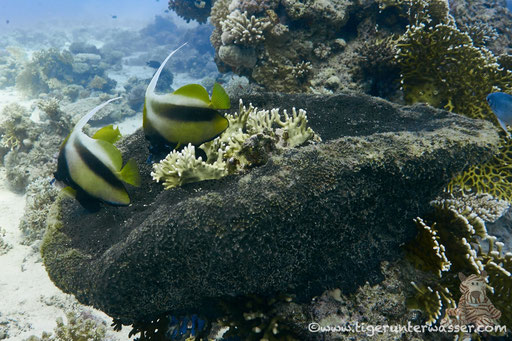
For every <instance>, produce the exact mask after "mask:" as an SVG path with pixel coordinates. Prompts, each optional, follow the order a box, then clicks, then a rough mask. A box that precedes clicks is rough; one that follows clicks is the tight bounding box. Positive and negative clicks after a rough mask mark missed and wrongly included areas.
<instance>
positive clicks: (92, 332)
mask: <svg viewBox="0 0 512 341" xmlns="http://www.w3.org/2000/svg"><path fill="white" fill-rule="evenodd" d="M66 320H67V323H64V320H63V319H62V318H60V317H59V318H57V326H56V327H55V329H54V333H55V335H53V334H52V333H47V332H43V335H42V336H41V337H37V336H31V337H29V338H28V339H26V340H25V341H104V340H105V335H106V326H105V325H104V324H102V323H101V322H98V321H96V320H95V319H94V318H93V317H90V316H87V314H84V313H83V312H82V313H80V314H77V313H75V312H72V311H70V312H68V313H66Z"/></svg>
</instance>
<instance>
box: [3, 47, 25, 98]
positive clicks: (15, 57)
mask: <svg viewBox="0 0 512 341" xmlns="http://www.w3.org/2000/svg"><path fill="white" fill-rule="evenodd" d="M26 58H27V57H26V54H25V52H24V51H23V49H21V48H19V47H14V46H10V47H7V48H6V49H5V52H4V51H2V52H0V88H5V87H8V86H13V85H14V84H15V83H16V76H17V74H18V68H20V67H21V65H23V64H24V63H25V61H26Z"/></svg>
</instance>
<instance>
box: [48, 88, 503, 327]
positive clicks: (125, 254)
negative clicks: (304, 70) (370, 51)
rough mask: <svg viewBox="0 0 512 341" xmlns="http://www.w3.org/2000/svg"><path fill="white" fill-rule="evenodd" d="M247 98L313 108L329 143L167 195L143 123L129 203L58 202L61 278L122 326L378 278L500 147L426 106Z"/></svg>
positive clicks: (480, 126) (480, 124) (54, 229)
mask: <svg viewBox="0 0 512 341" xmlns="http://www.w3.org/2000/svg"><path fill="white" fill-rule="evenodd" d="M244 101H245V102H246V103H252V104H253V105H255V106H258V107H262V108H266V109H270V108H273V107H280V108H283V109H285V108H286V109H291V107H297V108H302V109H305V110H306V111H307V115H308V119H309V124H310V126H311V128H312V129H313V130H314V131H315V132H317V133H318V134H319V135H320V136H321V137H322V140H323V142H322V143H318V144H315V145H309V146H305V147H301V148H298V149H292V150H288V151H286V152H283V153H282V154H279V155H272V156H271V157H270V158H269V160H268V162H267V163H266V164H265V165H263V166H260V167H256V168H253V169H251V170H249V171H247V172H246V173H243V174H240V175H232V176H228V177H225V178H223V179H220V180H214V181H204V182H201V183H195V184H187V185H184V186H181V187H176V188H172V189H170V190H163V188H162V186H161V185H159V184H157V183H155V182H154V181H153V180H152V179H151V176H150V172H151V165H149V164H147V163H146V159H147V154H148V151H147V143H146V141H145V140H144V136H143V133H142V132H141V131H138V132H136V133H135V134H133V135H131V136H129V137H127V138H126V139H124V140H123V141H122V142H121V144H120V150H121V151H122V153H123V154H124V156H125V157H128V156H129V157H133V158H135V159H136V161H137V162H138V164H139V167H140V170H141V174H142V185H141V187H140V188H131V189H130V190H129V193H130V195H131V198H132V204H131V205H130V206H128V207H104V208H103V209H102V210H101V211H99V212H97V213H88V212H87V211H85V210H84V209H83V208H82V207H81V206H80V205H79V204H78V203H76V202H75V201H73V200H67V199H62V200H58V201H57V202H56V203H55V204H54V206H53V207H52V209H51V212H50V215H49V217H48V228H47V232H46V234H45V237H44V240H43V245H42V249H41V250H42V256H43V260H44V264H45V266H46V269H47V271H48V273H49V276H50V278H51V279H52V280H53V281H54V282H55V284H56V285H57V286H58V287H59V288H61V289H62V290H63V291H64V292H66V293H70V294H73V295H75V296H76V297H77V299H78V300H79V301H80V302H81V303H83V304H89V305H93V306H94V307H96V308H99V309H101V310H103V311H104V312H106V313H107V314H109V315H110V316H112V317H115V318H116V319H119V320H120V321H121V322H122V323H125V324H130V323H134V322H137V321H149V320H151V319H154V318H157V317H158V316H160V315H162V314H165V313H169V312H172V313H173V314H179V313H189V312H198V311H201V312H202V313H203V314H207V313H208V312H209V311H211V310H212V309H214V308H213V307H214V305H213V304H211V303H212V302H215V301H216V300H217V299H222V298H223V297H228V296H229V297H232V296H238V295H249V294H257V295H263V296H270V295H275V294H277V293H291V294H294V295H295V296H296V298H297V299H298V300H299V301H300V300H309V299H310V298H311V297H312V296H313V295H318V294H321V293H322V292H323V291H324V290H326V289H330V288H340V289H341V290H342V291H343V292H350V291H354V290H356V289H357V288H358V287H360V286H361V285H363V284H364V283H366V282H369V283H377V282H379V281H382V279H383V276H382V273H381V271H380V264H381V262H383V261H387V260H393V259H397V258H399V257H400V256H401V249H400V246H401V245H403V243H405V242H406V241H408V240H410V239H412V238H413V237H414V235H415V231H416V230H415V226H414V222H413V218H415V217H417V216H421V215H423V214H424V213H426V211H428V210H429V202H430V201H431V200H433V199H434V198H435V197H436V195H437V194H439V192H441V191H442V190H443V188H444V187H445V186H446V185H447V184H448V182H449V181H450V179H451V178H452V177H453V176H454V175H455V174H456V173H458V172H460V171H462V170H463V169H465V168H466V167H468V166H470V165H472V164H475V163H479V162H482V161H485V160H487V159H489V158H490V157H491V156H492V155H493V154H494V153H495V152H496V151H497V148H498V147H497V146H498V141H499V137H498V132H497V131H496V130H495V128H494V127H493V125H492V124H491V123H490V122H486V121H482V120H472V119H469V118H465V117H462V116H458V115H456V114H452V113H449V112H446V111H442V110H438V109H434V108H432V107H429V106H425V105H414V106H410V107H403V106H399V105H396V104H392V103H390V102H387V101H384V100H381V99H378V98H374V97H370V96H366V95H351V94H338V95H328V96H323V95H304V94H301V95H282V94H273V93H268V94H260V95H252V96H247V97H244ZM232 107H234V108H236V104H235V103H234V105H233V106H232Z"/></svg>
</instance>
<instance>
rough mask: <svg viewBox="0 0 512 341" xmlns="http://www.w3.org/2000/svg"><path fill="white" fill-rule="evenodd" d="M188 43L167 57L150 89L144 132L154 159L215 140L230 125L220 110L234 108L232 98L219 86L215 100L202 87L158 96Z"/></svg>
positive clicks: (190, 85) (145, 107) (215, 87)
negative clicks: (160, 85) (164, 77)
mask: <svg viewBox="0 0 512 341" xmlns="http://www.w3.org/2000/svg"><path fill="white" fill-rule="evenodd" d="M185 44H186V43H185ZM185 44H183V45H181V46H180V47H178V48H177V49H176V50H174V51H172V52H171V53H170V54H169V55H168V56H167V58H166V59H165V60H164V61H163V62H162V64H161V65H160V67H159V68H158V70H157V71H156V72H155V74H154V76H153V78H152V79H151V82H150V83H149V85H148V87H147V89H146V98H145V100H144V109H143V129H144V134H145V136H146V139H147V140H149V142H150V144H151V146H150V152H151V154H152V156H157V157H158V156H162V155H161V153H162V151H167V153H168V152H169V151H171V150H172V149H178V148H180V147H181V146H185V145H187V144H189V143H191V144H193V145H196V146H198V145H200V144H202V143H204V142H207V141H210V140H213V139H214V138H216V137H217V136H219V135H220V134H221V133H222V132H223V131H224V130H226V128H227V127H228V125H229V122H228V120H227V119H226V118H225V117H224V116H222V115H221V114H220V113H219V112H218V111H217V110H219V109H229V108H230V106H231V105H230V101H229V96H228V95H227V93H226V91H225V90H224V89H223V88H222V86H221V85H220V84H219V83H215V84H214V86H213V90H212V96H211V99H210V96H209V95H208V92H207V91H206V89H205V88H204V87H203V86H201V85H199V84H188V85H185V86H182V87H181V88H179V89H178V90H176V91H174V92H173V93H168V94H157V93H155V87H156V84H157V82H158V78H159V77H160V74H161V73H162V70H163V68H164V66H165V64H166V63H167V62H168V61H169V59H170V58H171V57H172V55H174V54H175V53H176V52H177V51H178V50H179V49H181V48H182V47H183V46H184V45H185ZM167 153H166V154H167ZM166 154H165V155H166ZM165 155H163V156H165Z"/></svg>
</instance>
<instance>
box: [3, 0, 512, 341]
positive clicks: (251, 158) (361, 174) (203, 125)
mask: <svg viewBox="0 0 512 341" xmlns="http://www.w3.org/2000/svg"><path fill="white" fill-rule="evenodd" d="M169 9H170V10H173V11H175V12H176V14H178V15H179V16H181V17H182V18H184V19H185V20H186V21H187V22H188V21H191V20H193V21H197V22H198V23H200V24H201V25H199V26H197V27H195V28H180V27H178V26H176V25H175V24H174V23H173V22H172V21H171V20H170V19H168V18H167V17H162V16H158V17H156V18H155V20H154V22H153V23H151V24H150V25H148V26H147V27H145V28H144V29H142V30H140V31H138V32H128V31H119V32H115V33H112V35H107V36H106V37H107V38H105V39H106V40H107V41H105V43H104V44H103V45H102V46H101V47H100V48H98V47H96V46H94V45H92V44H89V43H85V42H84V41H82V40H80V41H78V40H77V41H72V42H70V44H67V45H66V46H67V47H65V48H61V47H55V46H57V45H58V46H64V43H62V42H61V44H54V45H51V46H53V47H48V46H45V47H44V48H41V49H39V50H38V51H35V52H34V53H32V54H31V56H30V58H29V57H28V54H27V51H25V50H24V49H23V48H22V47H13V46H11V45H14V44H9V43H8V42H6V43H2V42H0V44H3V45H2V47H3V48H4V49H3V50H2V52H1V53H0V87H2V88H5V87H13V86H15V87H16V89H17V90H19V92H20V93H22V94H23V96H25V97H26V98H28V99H32V100H34V102H33V103H34V104H33V105H32V107H31V108H30V109H28V108H26V107H25V106H23V105H20V104H17V103H14V104H9V105H6V106H5V107H4V109H3V112H2V117H3V120H2V123H1V124H0V134H1V146H0V155H1V156H2V165H3V167H4V168H5V171H6V178H7V182H8V184H9V186H10V188H11V189H12V190H15V191H17V192H20V193H26V194H27V205H26V210H25V214H24V216H23V217H22V219H21V221H20V229H21V231H22V232H23V235H24V240H25V241H24V242H25V243H26V244H33V243H38V242H39V243H40V242H41V239H42V238H44V239H43V242H42V249H41V251H42V258H43V261H44V264H45V266H46V269H47V271H48V273H49V276H50V278H51V279H52V280H53V281H54V282H55V283H56V285H57V286H58V287H59V288H61V289H62V290H63V291H65V292H67V293H71V294H73V295H75V296H76V297H77V299H78V300H79V301H80V302H81V303H84V304H88V305H93V306H95V307H96V308H99V309H101V310H103V311H105V312H107V313H108V314H109V315H111V316H112V317H113V318H114V327H115V328H116V329H119V328H121V327H122V326H123V325H131V327H132V328H133V329H132V332H131V334H133V335H137V337H138V339H139V340H173V339H189V340H193V339H198V340H199V339H206V338H208V339H211V338H215V337H218V339H225V340H232V339H240V340H260V339H261V340H302V339H311V340H317V339H325V340H334V339H339V338H342V337H345V336H346V337H354V338H355V339H358V337H361V339H366V338H365V337H366V336H364V335H363V336H362V335H359V334H355V333H348V335H347V333H345V334H343V333H324V334H322V333H311V332H308V324H309V323H311V322H318V323H319V325H320V326H323V327H325V326H329V325H345V324H350V323H354V322H366V323H368V324H374V325H377V324H399V325H407V323H408V322H411V323H413V324H415V325H421V324H429V325H444V326H454V325H466V324H482V323H483V324H485V325H505V326H507V327H508V328H509V329H510V328H512V306H511V305H510V302H511V300H512V274H511V273H512V244H511V243H512V238H510V226H507V225H506V214H505V213H506V212H507V210H508V209H509V206H510V205H509V203H510V201H511V200H512V178H511V177H510V172H511V171H512V166H511V163H512V142H511V140H510V138H508V135H509V134H508V131H507V124H508V123H510V122H511V121H512V120H511V119H510V117H509V113H508V111H507V110H508V109H509V108H511V107H512V105H511V104H510V103H509V96H510V94H511V93H512V57H511V51H512V25H510V23H511V22H512V12H511V2H510V1H508V0H507V1H504V0H486V1H480V0H474V1H466V0H453V1H445V0H431V1H426V0H367V1H346V0H330V1H319V0H308V1H299V0H216V1H210V0H171V1H169ZM209 23H211V25H210V24H209ZM212 25H213V27H212ZM9 39H11V38H9ZM25 39H29V38H27V37H25ZM184 41H188V45H186V46H184V47H182V50H179V51H178V50H175V49H176V48H178V46H180V45H181V44H182V43H183V42H184ZM4 45H5V46H4ZM169 51H173V53H171V55H170V56H169V57H171V56H172V58H170V59H169V57H168V59H165V60H164V58H165V56H166V55H168V54H169ZM167 64H168V65H167ZM130 65H131V66H136V67H143V68H148V69H151V72H155V74H154V76H152V77H151V74H149V75H147V76H146V77H142V76H140V75H132V76H131V77H125V78H126V79H124V78H122V77H119V74H121V75H123V74H124V72H125V69H127V67H128V66H130ZM219 72H220V73H219ZM115 74H117V76H118V77H117V78H116V77H115V76H114V75H115ZM183 79H186V80H190V79H194V81H193V82H192V81H190V82H189V81H183ZM177 80H182V81H181V83H183V84H181V83H180V85H179V86H178V85H177ZM198 83H200V84H198ZM277 92H279V93H281V94H278V93H277ZM347 93H348V94H347ZM496 94H497V95H496ZM118 95H119V96H121V97H122V98H119V99H118V100H117V101H115V102H112V103H110V101H111V100H112V98H114V97H117V96H118ZM371 96H375V97H371ZM377 97H380V98H383V99H385V100H387V101H390V102H394V103H390V102H387V101H385V100H382V99H380V98H377ZM107 101H108V103H110V104H109V105H108V106H103V107H101V105H102V103H107ZM422 103H423V104H422ZM425 103H426V104H427V105H428V106H426V105H425ZM403 105H413V106H411V107H405V106H403ZM100 107H101V111H97V112H96V111H95V110H96V109H94V108H100ZM91 110H92V111H91ZM443 110H444V111H443ZM447 111H449V112H450V113H448V112H447ZM88 112H89V113H92V114H91V115H89V116H85V115H86V114H87V113H88ZM34 113H37V116H38V120H34V119H33V114H34ZM193 113H195V115H193ZM452 113H454V114H457V115H454V114H452ZM142 114H143V115H142ZM459 115H460V116H459ZM82 117H86V118H87V120H86V121H88V123H89V125H90V126H85V123H87V122H85V121H84V122H82V121H80V122H79V119H80V118H82ZM127 117H132V118H133V117H135V118H136V120H137V128H141V130H139V131H137V132H136V133H134V134H132V135H130V136H127V137H125V138H123V139H121V140H120V141H117V139H118V138H119V136H118V130H116V129H115V128H114V127H113V126H112V125H111V124H112V123H117V122H119V121H120V120H122V119H126V118H127ZM472 119H479V120H480V121H476V120H472ZM77 122H79V123H78V125H77ZM73 127H78V128H75V130H73ZM176 127H179V129H178V128H176ZM82 128H83V129H82ZM173 129H174V130H173ZM70 132H73V133H72V134H71V135H70V136H69V138H66V137H67V136H68V134H69V133H70ZM114 143H115V146H114ZM148 157H149V158H148ZM131 158H133V160H134V161H130V162H128V164H129V165H128V166H124V167H125V168H123V167H122V166H123V163H122V162H123V159H124V160H129V159H131ZM76 165H80V167H76ZM54 172H55V174H56V178H58V179H57V180H61V181H63V182H64V183H65V184H66V185H67V186H69V188H71V189H72V191H71V192H74V194H75V197H76V198H77V199H79V201H80V203H81V204H82V205H83V206H85V208H86V209H84V208H83V207H82V206H80V204H79V203H77V202H75V200H74V199H66V198H65V197H64V196H62V194H61V192H59V191H58V190H57V188H56V187H55V186H52V185H50V179H51V175H52V173H54ZM83 174H88V175H87V176H84V175H83ZM139 174H140V181H139V177H138V176H139ZM91 178H94V179H95V180H94V181H90V179H91ZM102 181H103V182H102ZM120 181H124V182H126V183H131V184H134V185H140V187H134V186H126V187H125V186H124V185H123V184H122V183H121V182H120ZM100 182H102V183H104V185H105V186H98V183H100ZM118 182H119V183H121V184H120V185H119V183H118ZM139 182H140V183H139ZM162 185H163V186H162ZM108 186H111V187H108ZM98 187H102V188H115V189H119V193H120V196H119V197H118V198H117V199H119V200H110V198H106V197H105V196H102V195H100V194H98ZM68 192H70V191H69V190H68ZM79 193H80V194H79ZM79 195H81V197H79ZM84 196H86V197H87V200H88V201H89V200H92V201H93V202H95V204H94V210H92V209H91V207H90V206H88V204H84V203H85V201H84V200H82V199H83V198H84ZM112 204H114V205H112ZM92 211H94V212H92ZM418 215H420V216H419V217H418ZM504 215H505V217H503V216H504ZM77 221H78V222H80V226H78V225H77ZM500 224H502V225H500ZM500 226H501V227H500ZM85 227H86V229H85ZM84 229H85V230H84ZM491 231H499V233H498V234H499V235H496V236H495V235H493V232H491ZM507 231H508V232H507ZM43 235H44V237H43ZM507 236H509V237H507ZM507 238H508V239H507ZM33 245H35V244H33ZM37 245H39V244H37ZM283 245H284V246H283ZM11 247H12V246H11V245H8V244H6V243H4V242H3V240H2V230H1V229H0V254H2V253H3V254H5V253H7V252H10V250H11ZM318 269H320V270H318ZM313 270H316V272H314V271H313ZM85 273H87V275H84V274H85ZM73 274H75V275H73ZM76 274H80V276H78V275H76ZM347 279H349V280H347ZM256 281H257V282H256ZM468 281H469V282H468ZM204 283H208V285H205V284H204ZM365 283H366V284H365ZM475 283H476V284H475ZM113 286H114V287H115V288H114V289H113V288H112V287H113ZM475 288H476V289H475ZM473 293H474V294H473ZM472 295H473V296H472ZM476 296H478V297H479V298H478V299H477V302H472V301H471V300H472V298H471V297H476ZM468 302H470V303H472V304H473V305H475V304H476V305H477V306H478V304H484V303H485V307H486V309H487V314H477V315H478V316H477V318H473V317H472V316H470V315H471V314H469V313H468V311H469V310H470V309H471V308H470V307H471V304H469V305H468ZM473 307H474V306H473ZM478 307H480V306H478ZM468 309H469V310H468ZM482 309H483V308H482ZM482 321H483V322H482ZM509 333H510V332H509ZM54 334H55V335H53V334H49V333H44V334H43V335H42V336H41V338H39V337H36V336H33V337H31V338H30V339H29V340H84V339H87V340H104V339H106V330H105V326H104V325H103V324H102V323H100V322H98V321H96V320H95V319H94V318H92V317H90V316H87V314H72V313H68V314H67V323H64V322H63V320H62V319H59V320H58V321H57V327H56V329H55V330H54ZM498 334H499V333H498ZM498 334H496V335H494V334H493V336H498ZM455 336H456V337H460V338H461V339H462V338H464V337H465V338H468V337H473V338H475V339H477V338H480V337H484V336H483V335H482V334H481V335H477V334H476V333H474V334H473V335H467V334H466V335H464V334H462V333H461V334H459V335H455ZM501 336H503V335H501ZM394 337H398V335H394V334H381V335H379V339H380V340H392V339H394ZM400 337H402V338H403V339H405V340H417V339H425V340H440V339H453V337H454V335H452V334H433V333H432V334H429V333H424V334H423V333H419V334H418V333H402V334H400Z"/></svg>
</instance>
